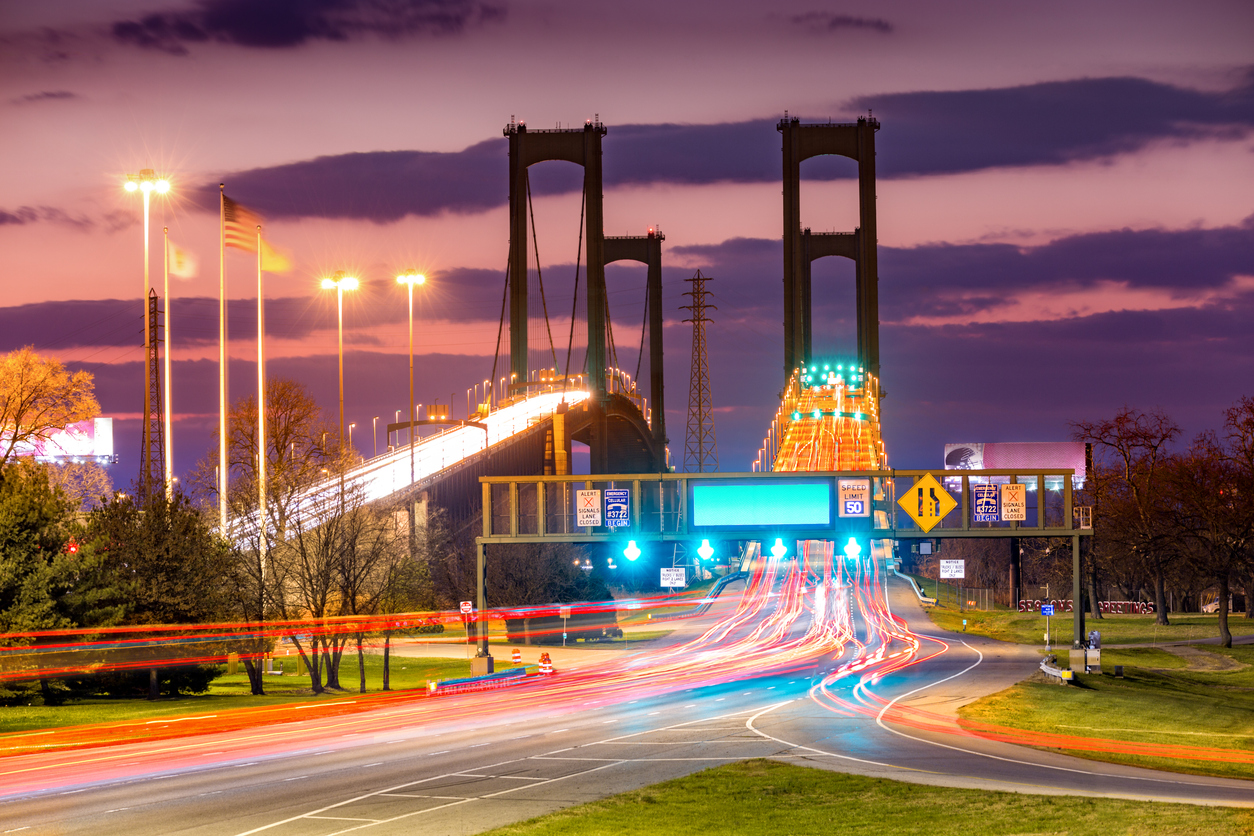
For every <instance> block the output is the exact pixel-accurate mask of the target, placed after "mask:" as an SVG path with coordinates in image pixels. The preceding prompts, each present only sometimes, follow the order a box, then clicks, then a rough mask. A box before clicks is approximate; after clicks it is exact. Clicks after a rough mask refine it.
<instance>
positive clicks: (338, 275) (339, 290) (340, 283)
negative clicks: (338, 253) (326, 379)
mask: <svg viewBox="0 0 1254 836" xmlns="http://www.w3.org/2000/svg"><path fill="white" fill-rule="evenodd" d="M359 287H361V282H359V281H357V278H356V277H355V276H350V275H348V274H347V273H345V272H344V271H343V270H337V271H335V273H334V274H332V276H331V278H329V279H323V280H322V289H323V290H334V291H335V302H336V311H337V313H338V317H337V321H338V322H339V336H340V439H339V441H340V446H341V448H342V447H343V445H344V291H346V290H356V289H357V288H359Z"/></svg>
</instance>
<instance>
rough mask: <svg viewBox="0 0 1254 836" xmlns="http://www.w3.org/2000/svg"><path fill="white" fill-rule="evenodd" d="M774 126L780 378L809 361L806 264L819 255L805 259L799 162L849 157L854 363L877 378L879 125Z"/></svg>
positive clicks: (867, 122)
mask: <svg viewBox="0 0 1254 836" xmlns="http://www.w3.org/2000/svg"><path fill="white" fill-rule="evenodd" d="M776 127H777V130H779V132H780V133H781V134H782V135H783V180H784V189H783V193H784V378H785V380H786V379H787V378H788V376H789V375H791V374H792V370H793V369H795V368H796V367H798V366H800V365H802V364H803V363H804V362H806V361H807V360H808V359H810V350H811V339H812V329H811V326H810V280H809V276H810V272H809V262H810V261H811V260H813V258H818V257H819V256H817V255H811V254H808V253H807V252H806V248H805V245H804V243H803V240H802V231H801V163H802V161H803V160H807V159H809V158H810V157H815V156H819V155H822V154H836V155H839V156H842V157H849V158H850V159H852V160H854V161H856V162H857V163H858V216H859V225H858V232H857V236H858V237H857V239H856V242H855V243H856V246H857V252H856V257H855V259H854V260H855V264H856V271H857V297H858V301H857V320H858V360H859V361H860V363H861V365H862V366H864V367H865V368H866V369H867V371H869V372H871V373H873V374H875V375H876V376H877V377H878V376H879V366H880V359H879V291H878V287H877V282H878V281H879V278H878V276H879V273H878V263H877V258H876V224H875V132H876V131H877V130H879V122H877V121H875V120H874V119H858V121H857V122H856V123H853V124H818V125H803V124H802V123H801V120H799V119H784V120H781V121H780V123H779V124H778V125H777V126H776ZM846 234H847V233H846ZM814 237H815V238H817V237H818V236H814ZM811 243H812V244H813V241H812V242H811ZM830 254H832V255H835V254H837V253H830ZM839 254H840V255H844V254H845V253H839Z"/></svg>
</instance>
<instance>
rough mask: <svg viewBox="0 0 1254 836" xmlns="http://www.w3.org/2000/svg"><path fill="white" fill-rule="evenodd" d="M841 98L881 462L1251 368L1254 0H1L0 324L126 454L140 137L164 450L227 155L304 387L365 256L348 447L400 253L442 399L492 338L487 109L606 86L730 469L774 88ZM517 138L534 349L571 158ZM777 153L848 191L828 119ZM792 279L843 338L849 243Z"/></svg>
mask: <svg viewBox="0 0 1254 836" xmlns="http://www.w3.org/2000/svg"><path fill="white" fill-rule="evenodd" d="M868 111H870V112H872V113H873V115H874V117H875V118H876V119H878V120H879V121H880V122H881V123H882V129H881V130H880V132H879V134H878V137H877V143H878V157H877V168H878V173H879V177H880V179H879V184H878V194H879V203H878V208H879V235H880V239H879V243H880V301H881V311H880V317H881V321H882V326H881V345H882V349H881V350H882V355H883V358H882V372H883V374H882V383H883V388H884V390H885V391H886V392H887V397H886V398H885V400H884V402H883V419H884V431H885V439H886V445H887V449H888V457H889V464H890V465H891V466H895V467H902V468H908V467H936V466H940V464H941V459H942V452H941V451H942V446H943V444H944V443H946V442H953V441H1052V440H1063V439H1066V438H1067V437H1068V436H1069V432H1070V431H1069V428H1068V421H1071V420H1079V419H1095V418H1100V417H1104V416H1109V415H1111V414H1113V412H1114V411H1115V410H1116V409H1118V408H1119V407H1121V406H1123V405H1125V404H1126V405H1130V406H1134V407H1140V408H1143V409H1150V408H1155V407H1161V408H1163V409H1164V410H1166V411H1167V412H1168V413H1169V414H1170V415H1172V416H1173V417H1174V418H1175V419H1176V420H1177V421H1178V422H1179V423H1180V424H1182V425H1183V427H1184V428H1185V432H1186V436H1191V435H1192V434H1194V433H1196V432H1198V431H1200V430H1203V429H1207V428H1212V427H1216V426H1218V425H1219V423H1220V421H1221V414H1222V410H1223V408H1224V407H1226V406H1228V405H1231V404H1232V403H1233V402H1234V401H1235V400H1236V399H1237V398H1238V397H1240V396H1241V395H1247V394H1254V327H1251V322H1252V321H1254V318H1252V314H1254V185H1252V184H1254V5H1251V4H1250V3H1249V2H1248V0H1231V2H1224V1H1223V0H1211V1H1209V2H1208V1H1207V0H1202V2H1194V3H1187V4H1186V3H1179V2H1161V1H1160V2H1145V0H1137V1H1136V2H1132V0H1116V1H1115V2H1105V3H1100V4H1094V3H1092V2H1059V3H1052V4H1022V3H1015V4H1002V3H975V2H961V3H958V2H955V3H935V2H923V0H910V1H909V2H877V3H868V2H850V3H822V2H815V0H797V1H796V2H794V1H793V0H785V2H775V3H771V4H765V3H758V2H744V0H719V2H714V1H713V0H707V2H696V1H695V0H693V1H692V2H684V1H683V0H680V1H679V2H675V0H672V2H665V3H662V2H651V0H646V2H634V3H623V4H608V3H583V4H576V3H570V2H562V0H554V1H553V2H517V0H485V2H469V1H468V0H427V1H426V2H423V1H422V0H419V2H411V3H405V2H399V0H305V2H300V0H200V2H185V3H180V2H174V0H125V2H124V1H123V0H112V1H111V2H110V1H107V0H48V2H41V3H31V4H19V3H15V2H0V126H3V129H2V130H0V158H2V159H3V160H4V164H3V166H2V167H0V276H3V282H4V288H5V291H6V293H5V299H4V307H0V350H5V351H7V350H11V349H13V348H17V347H20V346H22V345H27V344H31V345H34V346H35V348H36V349H37V350H39V351H41V352H45V353H49V354H54V355H56V356H58V357H60V358H62V359H63V360H64V361H66V362H67V363H68V364H70V365H71V366H73V367H75V368H84V369H88V370H90V371H92V372H93V373H94V374H95V376H96V387H97V395H98V397H99V398H100V401H101V404H102V406H103V408H104V414H106V415H111V416H113V417H114V419H115V428H116V433H117V439H116V445H117V452H118V454H119V458H120V462H119V464H118V465H117V466H116V467H115V468H114V481H115V483H116V484H118V485H124V484H126V483H127V482H129V481H130V479H131V478H132V477H133V475H134V473H135V472H136V469H137V461H138V454H139V420H138V417H139V413H140V411H141V404H142V392H143V389H142V385H143V373H142V369H141V354H142V351H141V342H142V319H141V313H140V312H141V310H142V308H141V301H140V299H141V295H142V277H143V272H142V270H143V268H142V252H143V250H142V243H143V239H142V226H141V218H142V212H141V211H140V205H141V203H140V199H139V198H138V197H136V196H135V195H133V194H128V193H127V192H125V191H124V190H123V189H122V187H121V186H122V182H123V181H124V179H125V176H126V174H127V173H130V172H136V171H138V170H140V169H143V168H153V169H155V170H157V171H158V172H159V173H161V174H163V175H166V176H168V177H169V179H170V181H171V183H172V190H171V193H170V195H169V196H168V197H167V198H159V199H155V200H154V202H153V210H152V222H153V231H154V235H153V239H152V240H153V258H152V273H153V277H154V280H155V281H156V282H158V283H160V281H161V261H160V240H161V238H160V234H161V228H162V226H169V228H170V236H171V240H172V241H174V242H176V243H177V244H178V245H179V246H181V247H183V248H184V249H186V250H189V251H191V252H193V253H194V254H195V255H196V256H197V258H198V260H199V267H200V269H199V275H198V276H197V277H196V278H193V279H190V280H186V281H183V280H179V281H176V282H174V283H173V285H172V296H173V301H172V310H173V314H172V319H171V322H172V324H173V328H174V340H173V358H174V361H175V382H174V387H173V390H174V391H173V407H174V412H175V416H176V424H175V448H176V455H175V459H176V461H175V465H176V473H185V472H187V471H188V470H190V468H191V467H192V466H193V465H194V463H195V462H196V461H197V460H198V459H200V458H201V457H202V456H204V454H205V452H206V451H207V449H208V448H209V446H210V443H211V442H210V432H211V431H212V429H213V427H214V426H216V421H217V409H218V404H217V386H216V376H217V316H216V310H217V298H216V297H217V286H218V284H217V283H218V258H219V257H218V245H217V227H218V219H217V196H216V195H217V184H218V183H219V182H224V183H225V184H226V192H227V194H228V195H229V196H230V197H232V198H233V199H235V200H237V201H239V202H240V203H242V204H243V205H244V206H246V207H248V208H250V209H252V210H254V211H256V212H258V213H259V214H261V215H262V216H264V217H265V218H266V219H267V224H266V230H267V237H268V238H269V239H270V240H271V241H273V242H274V243H275V244H277V245H279V246H281V247H284V248H286V249H288V250H290V251H291V252H292V253H293V254H294V257H295V269H294V270H293V271H292V272H290V273H286V274H281V275H279V274H276V275H268V276H267V278H266V299H267V340H266V345H267V352H268V356H269V358H270V361H269V364H268V369H269V371H270V373H271V374H272V375H283V376H287V377H293V378H296V379H298V380H301V381H302V382H304V383H306V384H307V385H308V386H309V387H310V389H311V390H312V391H313V392H314V394H315V395H316V396H317V398H318V399H319V401H320V402H321V403H322V404H323V406H324V407H325V408H326V409H327V410H328V413H330V414H334V410H335V405H336V382H335V353H336V331H335V326H336V320H335V305H334V295H333V294H331V293H327V292H325V291H321V290H319V289H318V281H319V280H320V279H321V278H322V277H323V276H326V275H329V274H330V273H331V272H333V271H335V270H339V269H344V270H348V271H350V272H353V273H356V274H357V275H359V276H361V277H362V278H363V279H364V280H365V281H366V286H365V287H364V288H363V289H362V290H361V291H359V292H358V293H356V294H351V295H349V296H347V297H346V300H345V328H346V335H345V340H346V357H345V364H346V374H347V379H348V383H347V392H346V401H347V413H348V417H347V420H349V421H355V422H357V425H358V429H357V430H356V431H355V433H354V441H355V442H356V446H357V447H358V449H360V450H362V451H363V452H364V453H366V454H367V455H369V454H370V453H371V452H372V441H371V438H370V423H371V419H372V418H373V417H374V416H380V421H379V423H380V424H383V423H385V422H386V421H391V420H394V414H395V410H397V409H403V408H404V405H405V398H406V389H407V385H408V383H407V359H406V325H405V323H406V308H405V296H404V292H403V289H400V288H397V287H396V285H395V282H394V279H393V276H394V275H395V274H396V273H397V272H398V271H400V270H403V269H410V268H413V269H419V270H422V271H425V272H426V273H427V274H428V276H429V277H430V283H429V285H428V286H427V287H426V288H423V289H420V291H419V293H418V300H417V322H418V325H417V329H418V330H417V352H418V354H419V355H420V356H419V358H418V363H417V369H418V383H417V389H418V400H419V401H422V402H423V403H429V402H431V401H433V400H435V399H436V398H439V400H440V401H441V402H442V403H447V402H448V399H449V397H450V393H455V396H454V398H453V404H454V406H453V412H454V416H455V417H460V416H461V414H462V413H463V412H464V410H465V403H466V397H465V396H466V388H467V387H468V386H471V385H472V384H474V383H477V382H481V381H482V380H484V379H485V378H487V377H489V376H490V375H491V374H492V368H493V356H492V355H493V350H494V347H495V344H496V339H497V327H498V317H499V314H500V306H501V295H502V291H503V282H504V269H505V262H506V257H507V252H508V246H509V242H508V230H507V206H506V205H507V200H508V182H507V176H506V174H507V144H506V140H505V139H504V138H503V137H502V135H501V129H502V128H503V127H504V126H505V125H506V124H508V123H509V121H510V119H511V118H517V119H520V120H525V121H526V123H527V125H528V127H531V128H546V127H554V126H558V125H560V126H573V127H578V126H581V125H582V124H583V123H584V121H585V120H586V119H592V118H599V119H600V120H601V121H602V122H604V123H605V125H606V126H607V127H608V131H609V132H608V135H607V136H606V138H605V142H604V167H605V177H606V187H605V198H604V200H605V203H604V206H605V232H606V234H607V235H623V234H642V233H643V232H644V231H645V230H646V228H647V227H649V226H657V227H658V228H660V229H661V230H662V232H663V233H664V234H665V235H666V242H665V244H664V249H663V259H664V264H665V272H664V282H665V288H666V289H665V302H666V305H667V309H666V322H667V325H666V332H665V343H666V379H667V404H668V407H669V409H668V415H667V421H668V428H669V430H670V437H671V451H672V460H673V461H682V453H683V430H684V424H685V417H686V408H687V402H688V377H689V362H690V358H689V350H690V345H691V330H690V326H688V325H686V324H684V323H683V322H682V320H683V318H684V316H685V312H684V311H681V310H680V307H679V306H680V305H683V304H686V301H687V300H686V299H685V298H684V297H683V295H682V294H683V292H684V291H685V290H687V284H686V283H685V282H684V279H686V278H688V277H689V276H691V275H692V273H693V271H695V270H696V269H700V270H701V271H702V272H703V273H704V274H705V275H707V276H712V277H713V278H714V281H713V282H712V283H711V285H710V288H711V289H712V290H713V293H714V298H713V300H712V301H713V303H714V304H715V305H717V306H718V310H717V311H716V312H714V313H713V314H712V316H713V318H714V320H715V322H714V324H713V325H712V326H710V330H709V340H710V366H711V375H712V380H713V399H714V404H715V407H716V412H715V420H716V426H717V433H718V449H719V454H720V460H721V469H722V470H725V471H735V470H747V469H748V468H749V465H750V462H751V461H752V459H753V458H754V456H755V453H756V450H757V447H758V445H759V443H760V441H761V437H762V435H763V433H764V432H765V430H766V427H767V425H768V422H769V419H770V417H771V415H772V414H773V413H774V411H775V408H776V404H777V401H776V394H777V393H778V391H779V390H780V388H781V387H782V384H783V379H782V371H781V367H782V361H783V337H782V317H783V304H782V283H781V276H782V264H781V262H782V245H781V242H780V236H781V195H780V180H779V177H780V138H779V134H778V133H777V132H776V130H775V123H776V122H777V121H778V120H779V119H780V118H781V117H783V116H784V114H785V112H787V113H788V114H789V115H791V116H798V117H800V118H802V119H803V120H806V121H820V120H822V121H826V120H828V119H833V120H838V121H844V120H850V119H852V118H856V117H857V116H859V115H863V114H866V113H867V112H868ZM532 172H533V173H532V188H533V193H534V196H535V212H536V217H537V225H538V231H537V235H538V239H539V255H540V266H541V267H542V269H543V271H544V284H545V290H546V292H547V305H548V310H549V313H550V318H551V320H552V331H553V338H554V342H555V343H556V344H557V347H556V352H557V354H558V357H559V364H561V363H563V362H564V358H565V347H566V339H567V334H568V328H569V324H570V320H569V317H570V306H571V288H572V284H573V281H574V273H575V258H576V245H577V242H578V228H579V214H580V178H579V171H578V169H576V168H575V167H573V166H570V165H569V164H564V163H546V164H542V165H540V166H537V167H535V168H533V169H532ZM802 176H803V185H802V219H803V223H804V225H806V226H809V227H811V228H812V229H814V230H815V231H847V230H852V229H853V227H854V226H855V225H856V224H857V199H856V180H855V179H854V178H855V177H856V167H855V165H854V164H853V163H852V162H851V161H848V160H844V159H841V158H820V159H817V160H812V161H808V162H806V163H805V164H803V166H802ZM533 266H534V251H533ZM227 272H228V281H229V295H230V297H231V300H232V303H231V304H232V317H231V333H232V340H231V346H230V350H231V355H232V358H233V360H232V364H231V375H232V384H231V389H232V392H231V393H232V397H233V398H234V397H238V396H241V395H244V394H248V393H250V392H252V391H254V389H255V381H256V373H255V366H254V362H255V355H256V342H255V340H256V319H255V299H256V293H257V289H256V273H255V267H254V262H253V261H252V259H251V256H249V255H247V254H245V253H240V252H234V251H232V252H230V253H228V256H227ZM607 280H608V285H609V291H610V300H611V317H612V321H613V323H614V335H615V343H616V345H617V347H618V357H619V363H620V365H621V366H623V367H625V368H628V369H629V370H632V371H634V370H635V367H636V363H637V360H636V357H637V348H638V345H639V341H640V330H639V329H640V322H641V317H642V314H643V301H644V281H645V275H644V268H643V266H618V265H613V266H611V267H610V268H608V269H607ZM532 285H533V287H534V286H535V282H534V280H533V282H532ZM814 287H815V302H814V319H815V348H816V353H818V354H822V355H830V356H833V357H838V356H848V355H849V354H850V352H851V351H852V349H853V345H854V334H853V332H852V324H853V267H852V264H851V263H849V262H844V261H841V260H837V259H825V260H823V261H820V262H816V264H815V269H814ZM533 307H534V308H535V309H536V310H538V309H539V300H538V299H537V300H536V301H535V305H534V306H533ZM579 325H580V327H582V322H580V323H579ZM577 330H578V329H577ZM505 339H506V345H507V344H508V335H506V338H505ZM531 340H532V346H533V348H535V349H536V350H535V351H534V352H533V355H532V365H533V367H538V366H542V365H543V366H547V365H551V359H550V360H547V361H546V359H545V358H549V357H550V354H549V348H548V336H547V334H546V333H545V329H544V326H543V324H542V323H541V324H539V325H537V326H535V327H533V328H532V329H531ZM583 343H584V340H583V339H581V338H580V337H579V336H578V334H577V336H576V339H575V345H574V355H575V360H574V361H573V365H575V366H578V365H579V364H580V362H581V360H582V356H583V355H582V349H583ZM645 368H646V369H647V362H646V367H645ZM502 373H503V372H502V369H501V368H498V371H497V374H498V376H499V375H500V374H502ZM642 374H645V375H646V377H645V379H646V380H647V372H645V371H644V370H642ZM379 441H380V444H382V443H383V438H382V431H381V432H380V439H379Z"/></svg>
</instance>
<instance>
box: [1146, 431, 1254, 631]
mask: <svg viewBox="0 0 1254 836" xmlns="http://www.w3.org/2000/svg"><path fill="white" fill-rule="evenodd" d="M1238 460H1239V456H1233V455H1231V452H1230V451H1229V450H1228V449H1226V448H1225V447H1224V445H1223V444H1221V443H1220V441H1219V439H1218V437H1217V436H1216V435H1214V434H1213V433H1209V432H1208V433H1202V434H1201V435H1199V436H1198V437H1197V439H1196V440H1194V442H1193V445H1192V446H1191V447H1190V448H1189V450H1188V452H1187V453H1186V454H1185V455H1182V456H1178V457H1176V458H1174V459H1173V460H1172V461H1171V462H1170V463H1169V467H1168V471H1167V475H1168V482H1169V484H1170V488H1171V512H1172V513H1171V518H1172V522H1173V525H1174V528H1175V531H1176V535H1177V536H1178V537H1179V538H1180V540H1181V542H1182V543H1183V544H1184V546H1185V548H1186V550H1187V554H1188V555H1189V557H1190V558H1191V560H1192V562H1193V564H1194V565H1195V566H1196V568H1197V570H1198V572H1199V574H1201V575H1203V576H1205V577H1206V578H1208V579H1210V580H1213V581H1214V582H1215V583H1216V584H1217V586H1218V591H1219V601H1218V608H1217V612H1218V614H1219V639H1220V643H1221V644H1222V645H1223V646H1224V647H1232V632H1231V631H1230V629H1229V627H1228V604H1229V599H1230V597H1231V590H1232V584H1233V581H1234V580H1235V579H1236V577H1237V576H1238V574H1239V573H1240V571H1241V569H1242V567H1243V566H1244V565H1245V564H1246V562H1247V561H1248V556H1249V553H1250V550H1251V546H1252V545H1254V503H1252V502H1251V501H1250V494H1249V488H1250V487H1254V485H1250V484H1242V483H1243V481H1244V480H1243V479H1242V474H1241V472H1240V469H1239V467H1238V466H1237V461H1238Z"/></svg>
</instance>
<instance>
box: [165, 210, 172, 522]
mask: <svg viewBox="0 0 1254 836" xmlns="http://www.w3.org/2000/svg"><path fill="white" fill-rule="evenodd" d="M164 231H165V498H166V499H167V500H173V499H174V433H173V425H172V422H171V420H170V418H171V415H172V414H173V412H172V409H171V406H170V401H171V399H172V398H173V395H172V393H171V391H170V350H171V346H170V228H169V227H168V226H167V227H165V230H164Z"/></svg>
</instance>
